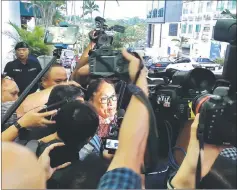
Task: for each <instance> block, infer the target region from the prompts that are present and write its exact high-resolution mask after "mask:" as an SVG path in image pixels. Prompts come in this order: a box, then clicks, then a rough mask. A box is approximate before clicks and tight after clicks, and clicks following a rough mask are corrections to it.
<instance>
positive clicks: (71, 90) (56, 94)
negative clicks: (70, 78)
mask: <svg viewBox="0 0 237 190" xmlns="http://www.w3.org/2000/svg"><path fill="white" fill-rule="evenodd" d="M78 96H80V97H83V98H84V92H83V90H82V89H81V88H80V87H77V86H75V85H72V84H71V85H57V86H55V87H54V88H53V89H52V91H51V93H50V95H49V99H48V102H47V105H51V104H54V103H57V102H59V101H62V100H64V99H72V100H73V99H76V98H77V97H78Z"/></svg>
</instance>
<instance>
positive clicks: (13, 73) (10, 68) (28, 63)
mask: <svg viewBox="0 0 237 190" xmlns="http://www.w3.org/2000/svg"><path fill="white" fill-rule="evenodd" d="M15 51H16V56H17V59H16V60H14V61H11V62H8V63H7V65H6V67H5V69H4V73H5V74H6V75H7V76H9V77H11V78H13V79H14V81H15V82H16V84H17V85H18V87H19V89H20V94H21V93H22V92H23V91H24V90H25V89H26V87H27V86H28V85H29V84H30V83H31V82H32V81H33V80H34V79H35V78H36V76H37V75H38V74H39V73H40V71H41V70H42V68H41V66H40V63H39V61H36V60H32V59H29V57H28V56H29V46H28V44H26V43H25V42H19V43H17V44H16V47H15ZM37 88H38V85H37V84H36V85H35V86H34V87H33V88H32V89H31V91H30V93H33V92H35V91H36V90H37Z"/></svg>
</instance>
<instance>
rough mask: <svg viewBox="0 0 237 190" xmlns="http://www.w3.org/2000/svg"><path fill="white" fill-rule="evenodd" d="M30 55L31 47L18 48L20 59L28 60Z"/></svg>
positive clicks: (17, 52)
mask: <svg viewBox="0 0 237 190" xmlns="http://www.w3.org/2000/svg"><path fill="white" fill-rule="evenodd" d="M28 55H29V49H28V48H18V49H17V50H16V56H17V58H18V59H20V60H26V59H27V58H28Z"/></svg>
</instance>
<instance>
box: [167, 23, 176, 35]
mask: <svg viewBox="0 0 237 190" xmlns="http://www.w3.org/2000/svg"><path fill="white" fill-rule="evenodd" d="M177 35H178V24H170V25H169V36H177Z"/></svg>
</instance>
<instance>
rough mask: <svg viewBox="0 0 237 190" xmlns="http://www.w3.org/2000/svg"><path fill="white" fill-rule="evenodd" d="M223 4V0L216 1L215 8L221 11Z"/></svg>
mask: <svg viewBox="0 0 237 190" xmlns="http://www.w3.org/2000/svg"><path fill="white" fill-rule="evenodd" d="M224 6H225V2H224V1H217V6H216V10H217V11H223V10H224Z"/></svg>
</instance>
